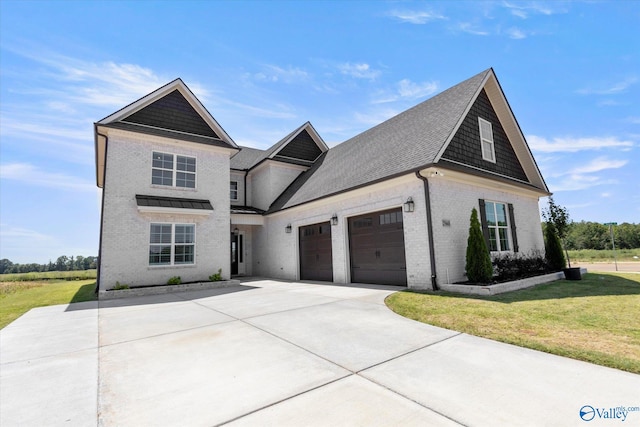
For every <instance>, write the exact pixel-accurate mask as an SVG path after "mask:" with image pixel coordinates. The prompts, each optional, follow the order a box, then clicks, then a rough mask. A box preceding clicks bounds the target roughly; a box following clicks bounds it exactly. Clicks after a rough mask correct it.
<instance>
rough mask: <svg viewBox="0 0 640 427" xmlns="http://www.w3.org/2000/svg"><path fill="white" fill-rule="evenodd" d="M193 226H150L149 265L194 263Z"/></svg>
mask: <svg viewBox="0 0 640 427" xmlns="http://www.w3.org/2000/svg"><path fill="white" fill-rule="evenodd" d="M195 242H196V226H195V224H151V234H150V238H149V265H180V264H194V263H195Z"/></svg>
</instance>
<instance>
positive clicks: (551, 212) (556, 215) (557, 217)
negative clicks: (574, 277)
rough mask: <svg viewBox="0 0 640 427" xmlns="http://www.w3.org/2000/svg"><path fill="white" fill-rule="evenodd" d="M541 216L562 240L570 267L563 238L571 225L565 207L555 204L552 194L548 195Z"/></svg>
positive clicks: (569, 259)
mask: <svg viewBox="0 0 640 427" xmlns="http://www.w3.org/2000/svg"><path fill="white" fill-rule="evenodd" d="M542 217H543V218H544V219H545V221H546V222H547V225H548V224H553V227H554V228H555V231H556V234H557V235H558V238H559V239H560V241H561V242H562V247H564V251H565V254H566V255H567V261H568V262H569V268H571V258H569V251H567V245H566V243H565V238H566V237H567V234H568V233H569V227H570V226H571V220H570V219H569V213H568V212H567V208H564V207H562V206H558V205H556V203H555V201H554V200H553V196H549V207H548V208H547V209H545V210H543V211H542Z"/></svg>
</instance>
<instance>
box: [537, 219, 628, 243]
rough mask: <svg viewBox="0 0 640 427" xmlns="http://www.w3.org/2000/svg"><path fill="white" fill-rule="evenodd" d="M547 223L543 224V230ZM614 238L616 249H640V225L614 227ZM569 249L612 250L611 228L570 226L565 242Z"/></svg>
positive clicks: (582, 223)
mask: <svg viewBox="0 0 640 427" xmlns="http://www.w3.org/2000/svg"><path fill="white" fill-rule="evenodd" d="M545 227H546V223H544V222H543V223H542V228H543V230H544V228H545ZM613 238H614V240H615V243H616V249H636V248H640V224H629V223H627V222H625V223H622V224H618V225H614V226H613ZM565 243H566V246H567V249H569V250H578V249H596V250H602V249H611V248H612V247H611V234H610V233H609V226H607V225H604V224H600V223H598V222H590V221H580V222H573V223H571V224H570V226H569V232H568V233H567V237H566V240H565Z"/></svg>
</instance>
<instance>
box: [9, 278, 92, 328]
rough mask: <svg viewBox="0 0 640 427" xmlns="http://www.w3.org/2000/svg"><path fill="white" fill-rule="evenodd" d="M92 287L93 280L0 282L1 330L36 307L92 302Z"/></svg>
mask: <svg viewBox="0 0 640 427" xmlns="http://www.w3.org/2000/svg"><path fill="white" fill-rule="evenodd" d="M27 274H31V273H27ZM37 274H42V273H37ZM2 280H4V278H2ZM95 287H96V280H95V279H88V280H72V281H69V280H65V279H58V280H46V281H45V280H37V281H30V282H28V281H12V282H5V281H3V282H0V329H2V328H4V327H5V326H7V325H8V324H9V323H11V322H13V321H14V320H15V319H17V318H18V317H20V316H22V315H23V314H24V313H26V312H27V311H29V310H31V309H32V308H35V307H43V306H46V305H55V304H68V303H72V302H83V301H92V300H95V299H96V296H95V293H94V290H95Z"/></svg>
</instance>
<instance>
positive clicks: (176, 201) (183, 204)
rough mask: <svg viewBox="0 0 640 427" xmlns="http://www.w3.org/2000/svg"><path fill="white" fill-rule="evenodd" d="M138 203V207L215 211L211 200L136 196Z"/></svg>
mask: <svg viewBox="0 0 640 427" xmlns="http://www.w3.org/2000/svg"><path fill="white" fill-rule="evenodd" d="M136 203H137V204H138V206H150V207H159V208H176V209H202V210H209V211H212V210H213V206H211V202H210V201H209V200H199V199H181V198H178V197H160V196H145V195H141V194H136Z"/></svg>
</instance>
